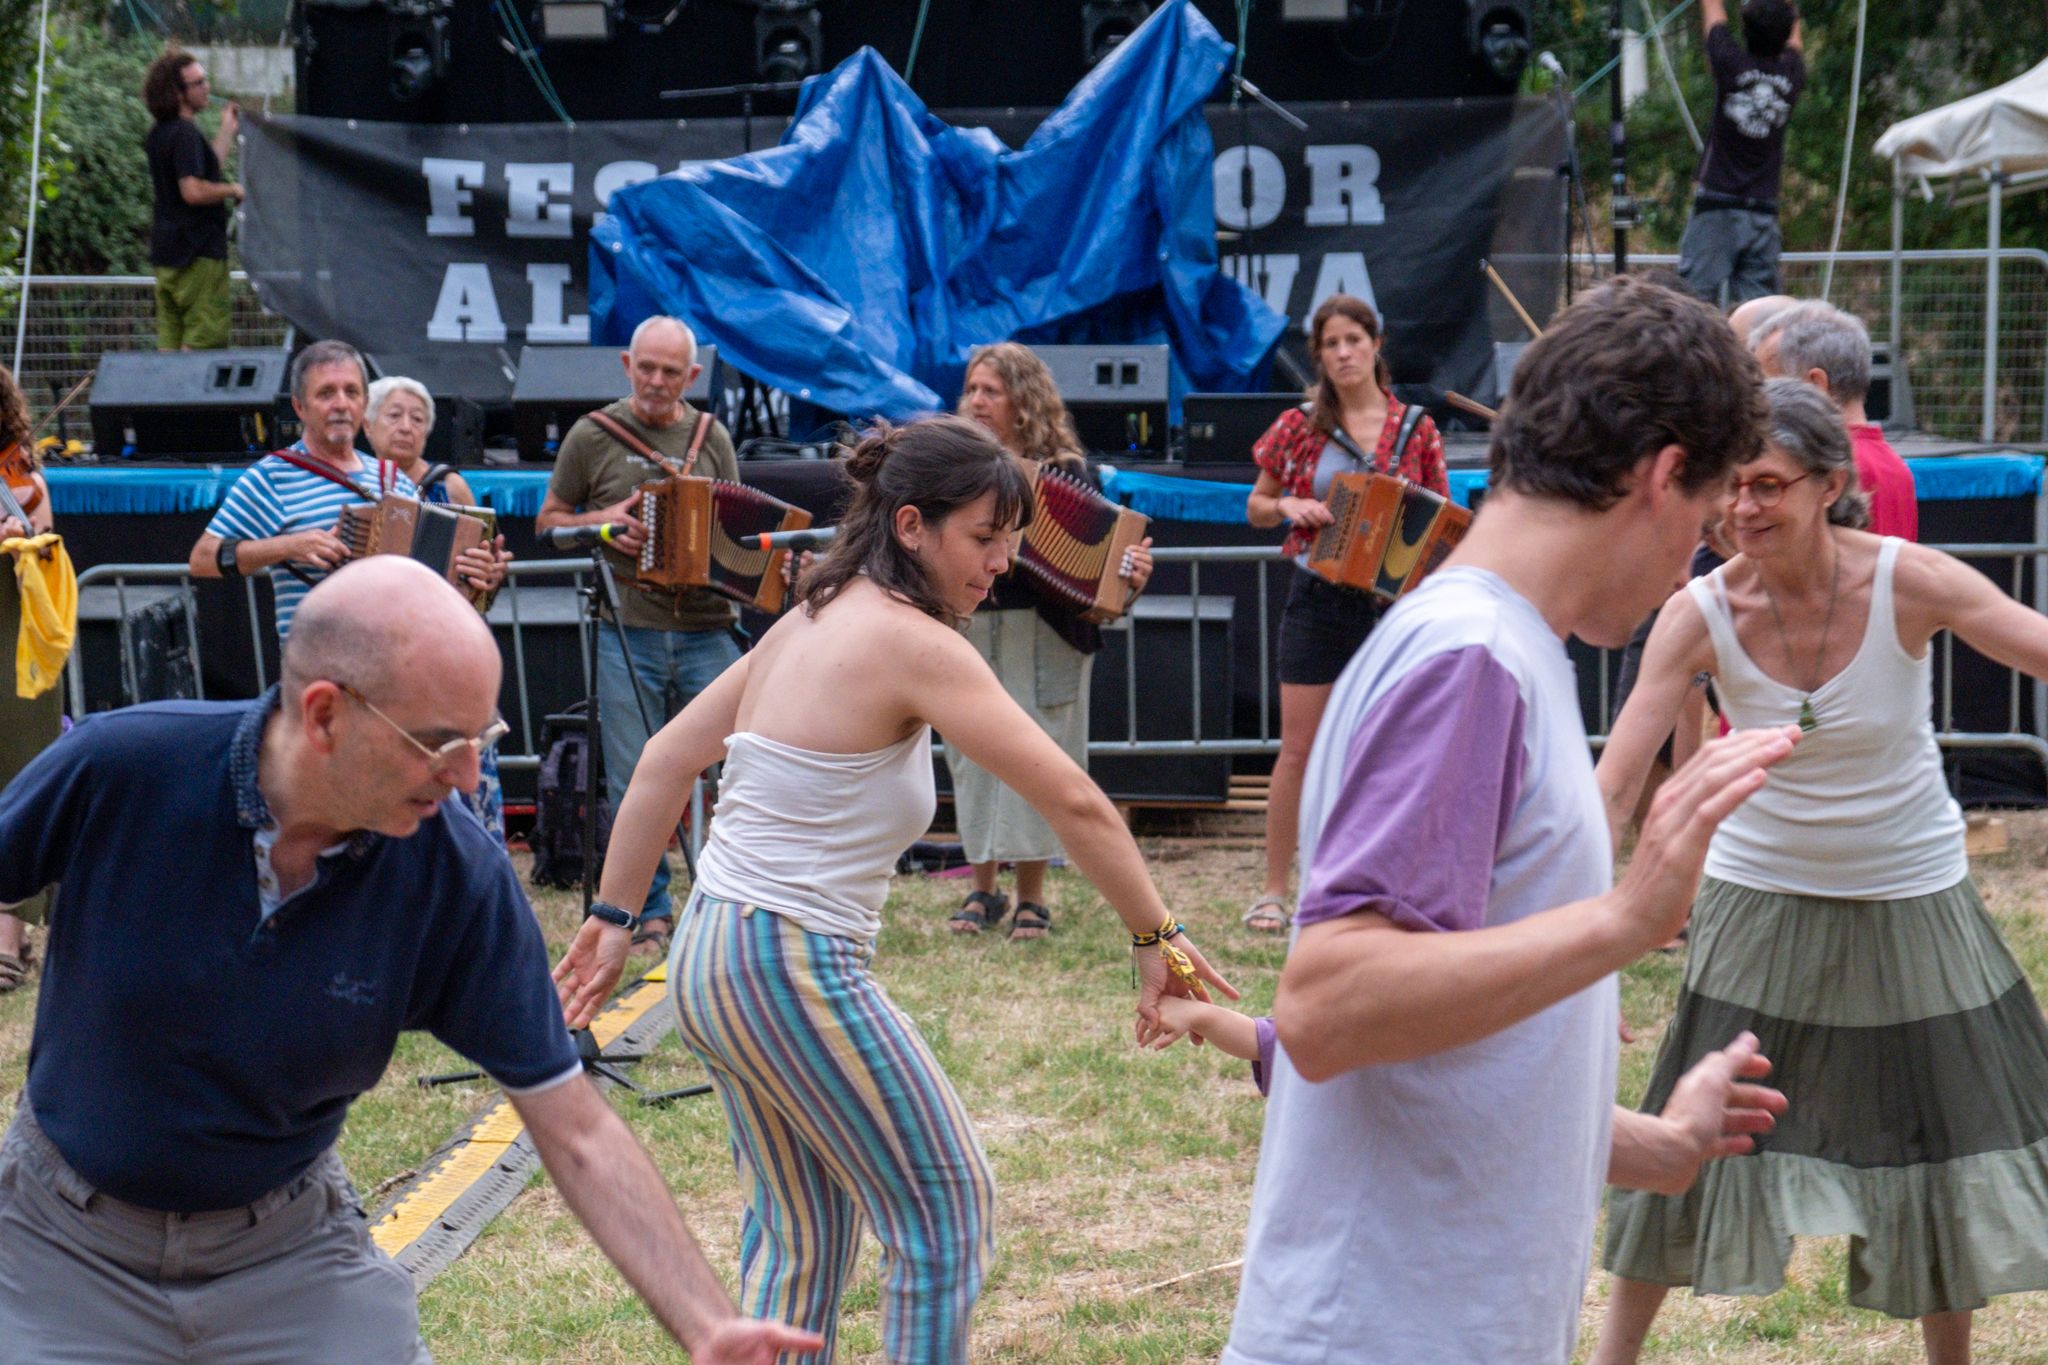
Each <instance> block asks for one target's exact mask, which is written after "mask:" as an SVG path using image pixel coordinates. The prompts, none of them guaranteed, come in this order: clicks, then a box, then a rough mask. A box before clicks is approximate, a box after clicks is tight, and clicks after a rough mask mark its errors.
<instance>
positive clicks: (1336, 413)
mask: <svg viewBox="0 0 2048 1365" xmlns="http://www.w3.org/2000/svg"><path fill="white" fill-rule="evenodd" d="M1332 318H1349V319H1350V320H1351V321H1353V322H1355V323H1357V324H1358V325H1359V326H1360V327H1363V328H1364V329H1365V334H1366V335H1367V336H1369V337H1371V338H1372V345H1373V358H1372V377H1373V379H1374V380H1375V381H1377V382H1378V384H1379V386H1380V388H1381V389H1383V390H1385V391H1386V392H1387V393H1392V392H1393V391H1394V372H1393V371H1392V370H1391V369H1389V368H1388V367H1387V337H1386V333H1385V331H1384V330H1383V329H1382V328H1381V327H1380V315H1379V314H1378V313H1375V312H1374V311H1373V309H1372V305H1371V304H1369V303H1367V302H1366V301H1365V300H1364V299H1361V298H1355V297H1353V296H1352V295H1350V294H1332V295H1330V297H1328V298H1326V299H1324V300H1323V302H1322V305H1321V306H1320V307H1318V308H1317V309H1316V311H1315V316H1313V317H1311V318H1310V319H1309V323H1308V358H1309V363H1310V364H1312V365H1314V366H1315V367H1316V382H1315V385H1314V386H1313V387H1312V388H1310V389H1309V391H1308V403H1309V407H1308V420H1309V423H1310V424H1311V425H1312V426H1314V427H1315V429H1316V430H1317V431H1320V432H1324V433H1329V432H1332V431H1335V430H1336V429H1337V425H1338V423H1339V422H1341V421H1342V420H1343V419H1344V405H1343V403H1342V402H1341V401H1339V399H1338V397H1337V386H1336V384H1335V383H1333V382H1332V381H1331V379H1330V376H1328V375H1326V374H1324V373H1323V329H1324V328H1325V327H1328V326H1329V325H1330V320H1331V319H1332Z"/></svg>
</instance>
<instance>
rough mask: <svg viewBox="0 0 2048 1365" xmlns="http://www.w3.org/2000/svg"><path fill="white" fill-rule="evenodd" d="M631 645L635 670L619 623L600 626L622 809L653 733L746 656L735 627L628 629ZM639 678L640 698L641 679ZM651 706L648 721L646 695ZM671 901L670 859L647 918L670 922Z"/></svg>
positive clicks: (614, 801)
mask: <svg viewBox="0 0 2048 1365" xmlns="http://www.w3.org/2000/svg"><path fill="white" fill-rule="evenodd" d="M626 650H627V651H630V652H631V654H632V664H631V668H630V670H629V668H628V665H627V660H626V652H625V651H622V650H621V649H620V648H619V631H618V628H617V627H616V626H614V625H613V624H612V623H611V622H609V621H606V622H602V623H600V624H599V627H598V632H597V706H598V712H599V719H600V723H601V724H602V726H603V729H604V771H605V785H606V787H607V789H608V790H609V793H610V798H611V805H612V810H613V812H614V814H616V813H617V811H618V807H619V802H621V801H623V800H624V799H625V796H626V787H627V785H628V784H630V783H631V782H632V780H633V766H634V765H635V764H636V763H638V762H639V760H640V750H641V749H642V748H643V747H645V746H646V744H647V740H648V737H649V736H650V735H651V734H652V733H653V732H654V731H655V730H658V729H660V728H661V727H662V726H663V725H665V724H667V723H668V721H669V719H670V718H671V717H673V716H674V715H675V714H676V713H677V712H678V711H680V710H682V709H683V708H684V707H685V706H688V705H689V704H690V699H691V698H693V697H695V696H696V695H697V694H698V693H699V692H702V691H703V690H704V689H705V688H707V687H709V686H711V683H712V680H713V679H715V678H716V677H717V676H718V675H719V674H721V673H723V672H725V670H726V669H728V668H730V667H731V666H732V665H733V664H734V663H736V662H737V661H738V660H739V657H740V647H739V645H738V644H736V643H735V642H734V640H733V638H732V632H731V631H728V630H647V629H644V628H641V627H636V626H627V627H626ZM636 677H637V678H638V679H639V683H640V685H639V689H638V691H639V698H637V699H636V697H635V695H634V693H635V689H634V686H633V680H634V679H635V678H636ZM642 699H644V701H645V703H646V707H647V714H646V719H645V720H643V719H642V718H641V711H640V707H641V700H642ZM674 913H675V912H674V908H673V907H672V906H671V905H670V904H669V899H668V857H667V856H666V855H663V857H662V859H661V861H660V862H659V863H657V864H655V868H654V884H653V885H652V886H650V887H648V888H647V903H646V905H644V906H643V907H642V908H641V911H640V916H641V918H642V919H666V918H668V917H669V916H670V915H672V914H674Z"/></svg>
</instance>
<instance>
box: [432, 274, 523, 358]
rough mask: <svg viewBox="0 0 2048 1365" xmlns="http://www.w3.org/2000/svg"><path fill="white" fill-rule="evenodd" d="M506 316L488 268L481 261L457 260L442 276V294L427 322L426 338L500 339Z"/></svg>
mask: <svg viewBox="0 0 2048 1365" xmlns="http://www.w3.org/2000/svg"><path fill="white" fill-rule="evenodd" d="M504 339H505V315H504V314H503V313H500V312H499V311H498V293H497V291H496V290H495V289H492V288H491V268H490V267H489V266H487V265H485V264H484V263H483V262H482V261H458V262H456V263H454V264H452V265H450V266H449V267H448V273H447V274H446V275H444V276H442V277H441V297H440V298H439V299H437V300H435V302H434V317H433V320H432V321H431V322H429V323H428V324H427V340H429V341H503V340H504Z"/></svg>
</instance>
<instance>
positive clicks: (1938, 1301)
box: [1605, 877, 2048, 1318]
mask: <svg viewBox="0 0 2048 1365" xmlns="http://www.w3.org/2000/svg"><path fill="white" fill-rule="evenodd" d="M1744 1029H1748V1030H1750V1031H1752V1032H1754V1033H1755V1034H1756V1035H1757V1036H1758V1037H1759V1038H1760V1039H1762V1041H1763V1050H1764V1054H1765V1055H1766V1056H1768V1057H1769V1058H1770V1059H1771V1060H1772V1062H1773V1063H1774V1064H1775V1069H1774V1071H1773V1073H1772V1079H1771V1083H1772V1084H1774V1085H1776V1086H1777V1087H1778V1088H1779V1089H1781V1090H1783V1091H1784V1092H1785V1095H1786V1096H1787V1098H1788V1099H1789V1100H1790V1102H1791V1107H1790V1109H1789V1110H1788V1111H1787V1113H1786V1114H1785V1116H1784V1117H1783V1118H1782V1119H1780V1121H1779V1123H1778V1127H1777V1130H1776V1131H1775V1132H1774V1133H1772V1134H1771V1135H1770V1136H1769V1137H1767V1138H1765V1139H1764V1140H1763V1141H1762V1142H1761V1144H1760V1147H1761V1150H1760V1151H1759V1152H1758V1153H1757V1154H1755V1155H1753V1156H1743V1157H1735V1158H1731V1159H1729V1160H1725V1161H1717V1162H1714V1163H1712V1164H1711V1165H1710V1166H1709V1167H1708V1168H1707V1171H1706V1172H1705V1174H1704V1175H1702V1177H1701V1179H1700V1181H1699V1183H1698V1184H1696V1185H1695V1186H1694V1187H1693V1189H1692V1191H1691V1192H1689V1193H1687V1194H1685V1195H1682V1196H1675V1197H1674V1196H1664V1195H1653V1194H1644V1193H1640V1192H1635V1191H1616V1192H1615V1193H1614V1194H1613V1195H1612V1196H1611V1197H1610V1199H1609V1201H1608V1213H1607V1236H1606V1257H1605V1264H1606V1267H1607V1269H1609V1270H1610V1271H1612V1272H1614V1273H1615V1274H1617V1275H1621V1276H1624V1277H1626V1278H1628V1279H1633V1280H1642V1281H1647V1282H1649V1283H1653V1284H1664V1285H1691V1286H1692V1287H1693V1288H1694V1289H1695V1290H1696V1291H1698V1292H1700V1293H1703V1294H1770V1293H1773V1292H1775V1291H1776V1290H1778V1289H1779V1288H1781V1287H1782V1286H1783V1285H1784V1282H1785V1262H1786V1260H1787V1258H1788V1257H1789V1256H1790V1255H1791V1251H1792V1239H1793V1238H1794V1237H1796V1236H1812V1237H1842V1236H1846V1237H1848V1238H1849V1239H1850V1245H1849V1301H1850V1302H1851V1303H1854V1304H1856V1305H1857V1306H1859V1307H1862V1308H1871V1309H1876V1310H1878V1311H1879V1312H1883V1313H1889V1314H1891V1315H1892V1316H1894V1317H1900V1318H1916V1317H1922V1316H1925V1315H1926V1314H1929V1313H1941V1312H1950V1311H1956V1310H1962V1309H1970V1308H1978V1307H1982V1306H1983V1305H1984V1304H1985V1303H1986V1302H1987V1301H1988V1300H1989V1299H1991V1298H1992V1297H1993V1296H1995V1295H1999V1294H2012V1293H2018V1292H2020V1291H2023V1290H2031V1289H2042V1288H2048V1026H2044V1024H2043V1022H2042V1017H2041V1008H2040V1006H2039V1005H2038V1004H2037V1003H2036V1002H2035V999H2034V994H2033V991H2032V990H2030V989H2029V988H2028V985H2027V980H2026V976H2025V974H2024V973H2022V972H2021V970H2020V967H2019V964H2018V963H2017V962H2016V961H2014V960H2013V956H2012V954H2011V952H2010V951H2008V950H2007V948H2006V946H2005V943H2004V940H2002V939H2001V938H2000V937H1999V934H1998V929H1997V927H1996V926H1995V925H1994V924H1993V923H1992V921H1991V917H1990V916H1989V915H1988V914H1987V913H1986V912H1985V909H1984V903H1983V901H1982V900H1980V899H1979V898H1978V896H1977V889H1976V887H1975V886H1973V885H1972V884H1971V882H1970V880H1969V879H1968V878H1967V877H1965V878H1964V879H1963V880H1962V881H1961V882H1958V883H1957V884H1956V885H1954V886H1952V887H1950V888H1949V889H1948V890H1946V891H1942V892H1938V893H1936V894H1934V895H1931V896H1915V897H1910V898H1907V899H1903V900H1895V901H1856V900H1835V899H1829V898H1822V897H1814V896H1790V895H1780V894H1777V893H1773V892H1767V891H1756V890H1752V889H1750V888H1748V887H1743V886H1737V885H1735V884H1733V883H1730V882H1722V881H1717V880H1715V879H1713V878H1708V879H1706V880H1705V881H1704V882H1703V883H1702V884H1701V887H1700V894H1699V897H1698V900H1697V901H1696V903H1695V905H1694V907H1693V916H1692V933H1691V955H1690V957H1689V959H1688V961H1687V963H1686V972H1685V985H1684V989H1683V990H1682V991H1681V992H1680V994H1679V998H1678V1008H1677V1013H1676V1014H1675V1016H1674V1017H1673V1019H1672V1022H1671V1028H1670V1031H1669V1032H1668V1034H1667V1035H1666V1036H1665V1039H1664V1046H1663V1049H1662V1051H1661V1052H1660V1053H1659V1055H1658V1057H1657V1065H1656V1070H1655V1071H1654V1073H1653V1074H1652V1075H1651V1078H1650V1087H1649V1090H1648V1092H1647V1093H1646V1094H1645V1096H1644V1098H1643V1109H1644V1111H1645V1112H1649V1113H1655V1112H1657V1111H1658V1110H1660V1109H1661V1108H1662V1107H1663V1105H1664V1102H1665V1100H1666V1099H1668V1098H1669V1097H1670V1094H1671V1090H1672V1087H1673V1086H1674V1085H1675V1084H1676V1083H1677V1081H1678V1078H1679V1077H1680V1076H1682V1075H1683V1074H1684V1073H1685V1071H1686V1069H1687V1068H1688V1067H1690V1066H1692V1065H1693V1063H1694V1062H1696V1061H1698V1060H1699V1058H1700V1057H1702V1056H1704V1055H1705V1054H1706V1053H1708V1052H1711V1051H1713V1050H1714V1049H1716V1048H1719V1047H1723V1046H1725V1045H1726V1044H1727V1043H1728V1041H1729V1040H1730V1039H1731V1038H1733V1037H1734V1036H1735V1035H1736V1034H1737V1033H1739V1032H1741V1031H1742V1030H1744Z"/></svg>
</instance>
